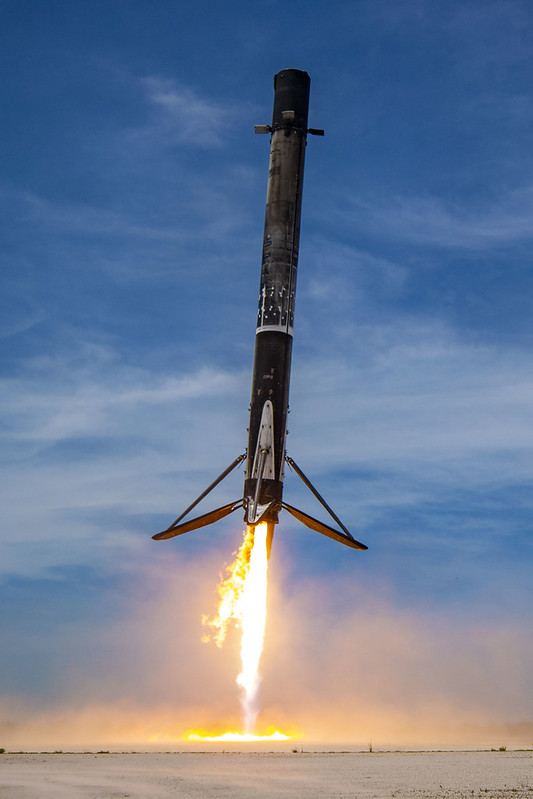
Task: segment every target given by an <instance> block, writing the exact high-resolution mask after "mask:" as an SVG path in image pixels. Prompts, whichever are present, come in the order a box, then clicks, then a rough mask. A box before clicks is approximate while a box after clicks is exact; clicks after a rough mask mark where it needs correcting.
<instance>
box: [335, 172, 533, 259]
mask: <svg viewBox="0 0 533 799" xmlns="http://www.w3.org/2000/svg"><path fill="white" fill-rule="evenodd" d="M352 207H353V208H354V211H353V212H352V216H351V218H352V220H353V221H355V222H356V223H357V225H358V226H360V227H364V228H365V230H368V229H370V230H372V231H373V232H374V233H376V232H378V231H379V233H380V235H382V236H383V235H385V236H387V237H389V238H395V239H400V240H403V241H409V242H412V243H416V244H421V245H430V246H436V247H444V248H450V249H465V250H481V251H483V250H489V249H491V248H494V247H505V246H508V245H511V244H518V243H520V242H525V241H529V240H530V239H531V236H532V233H531V216H532V213H533V189H531V187H529V186H525V187H523V188H519V189H515V190H514V191H512V192H508V193H506V194H505V195H504V196H503V197H502V198H501V199H500V201H499V202H495V203H494V204H493V205H492V206H488V207H487V206H486V205H485V207H480V208H479V209H477V210H476V209H473V208H472V204H471V203H469V204H463V203H461V202H460V201H459V202H456V203H451V202H447V201H446V200H444V199H442V198H439V197H435V196H433V197H432V196H427V197H421V196H418V197H417V196H411V197H409V196H404V197H401V196H397V197H395V198H393V199H392V200H391V199H390V198H389V197H387V198H386V199H385V198H383V199H381V200H379V199H373V198H361V197H359V198H355V199H353V200H352Z"/></svg>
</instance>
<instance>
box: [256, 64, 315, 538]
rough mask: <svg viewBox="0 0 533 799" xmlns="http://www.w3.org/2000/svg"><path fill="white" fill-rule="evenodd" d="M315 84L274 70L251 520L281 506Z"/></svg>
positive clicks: (270, 515) (272, 515) (293, 72)
mask: <svg viewBox="0 0 533 799" xmlns="http://www.w3.org/2000/svg"><path fill="white" fill-rule="evenodd" d="M309 87H310V79H309V75H308V74H307V72H301V71H300V70H297V69H287V70H284V71H283V72H278V74H277V75H276V76H275V78H274V111H273V116H272V126H271V127H270V128H269V131H271V133H272V136H271V141H270V164H269V169H268V186H267V199H266V211H265V231H264V236H263V257H262V263H261V284H260V289H259V307H258V311H257V330H256V337H255V356H254V367H253V376H252V398H251V404H250V426H249V429H248V449H247V460H246V479H245V482H244V507H245V510H246V522H247V524H252V525H253V524H257V522H259V521H267V522H272V523H276V522H277V521H278V511H279V510H281V501H282V493H283V474H284V466H285V437H286V427H287V413H288V407H289V382H290V374H291V355H292V336H293V327H294V301H295V296H296V275H297V269H298V248H299V243H300V218H301V212H302V187H303V176H304V160H305V148H306V141H307V114H308V108H309ZM264 127H266V126H264ZM264 127H263V126H257V127H256V130H258V132H262V131H263V130H264Z"/></svg>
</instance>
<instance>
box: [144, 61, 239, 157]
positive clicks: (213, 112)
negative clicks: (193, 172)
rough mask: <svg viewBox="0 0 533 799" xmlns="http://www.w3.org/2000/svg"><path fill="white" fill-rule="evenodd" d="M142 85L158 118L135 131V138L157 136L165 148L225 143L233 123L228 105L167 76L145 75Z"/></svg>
mask: <svg viewBox="0 0 533 799" xmlns="http://www.w3.org/2000/svg"><path fill="white" fill-rule="evenodd" d="M140 85H141V87H142V88H143V89H144V91H145V96H146V99H147V101H148V102H149V103H150V104H151V105H152V106H153V108H154V110H155V119H154V120H153V121H152V122H151V123H149V125H148V126H147V127H146V128H144V129H139V130H138V131H137V132H132V133H131V136H132V137H133V138H137V139H145V140H148V139H150V138H151V139H153V140H158V141H159V142H160V143H164V146H165V148H169V147H172V146H177V145H179V146H182V147H183V146H186V147H200V148H213V147H214V148H219V147H221V146H222V144H223V143H224V140H225V135H224V134H225V133H226V132H227V131H228V128H229V126H230V123H231V114H230V111H231V109H230V108H229V107H227V106H224V105H222V104H221V103H220V102H218V101H215V100H212V99H210V98H208V97H206V96H202V95H201V94H199V93H198V92H195V91H194V90H193V89H191V88H190V87H188V86H184V85H180V84H179V83H178V82H177V81H174V80H170V79H168V78H162V77H158V76H150V77H146V78H142V79H141V80H140Z"/></svg>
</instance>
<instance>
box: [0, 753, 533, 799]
mask: <svg viewBox="0 0 533 799" xmlns="http://www.w3.org/2000/svg"><path fill="white" fill-rule="evenodd" d="M532 786H533V752H532V751H522V752H417V753H414V752H374V753H370V752H306V751H304V752H300V751H299V752H297V753H293V752H291V751H287V752H281V753H280V752H271V753H265V752H255V753H254V752H226V753H224V752H205V753H192V752H184V753H179V752H178V753H167V754H161V753H149V754H98V755H95V754H18V755H17V754H3V755H0V797H1V798H2V799H48V797H50V799H51V798H52V797H53V799H81V798H82V797H83V798H87V799H89V798H90V799H123V797H129V799H167V797H173V799H176V798H177V799H181V798H182V797H183V798H185V797H186V799H195V798H196V797H202V799H212V798H213V799H214V797H232V799H233V798H235V799H240V798H241V797H242V799H244V798H245V797H260V798H262V797H264V798H265V799H266V798H267V797H291V799H299V797H302V799H303V797H305V799H318V797H328V799H333V798H335V799H339V797H346V798H347V797H350V798H351V797H353V798H354V799H355V797H357V799H359V798H361V799H367V797H368V798H369V797H373V798H374V799H376V798H377V797H379V799H381V797H387V799H389V797H396V798H397V799H407V798H408V799H415V797H416V799H426V798H428V799H441V798H442V799H467V798H468V799H472V798H473V799H481V797H482V798H483V799H524V797H527V798H528V799H533V787H532Z"/></svg>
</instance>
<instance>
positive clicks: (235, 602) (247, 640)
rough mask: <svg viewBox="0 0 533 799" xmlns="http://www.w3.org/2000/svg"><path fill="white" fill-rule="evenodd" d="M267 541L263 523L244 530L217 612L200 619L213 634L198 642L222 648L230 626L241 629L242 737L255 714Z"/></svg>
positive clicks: (264, 608)
mask: <svg viewBox="0 0 533 799" xmlns="http://www.w3.org/2000/svg"><path fill="white" fill-rule="evenodd" d="M268 538H269V530H268V525H267V524H266V523H263V524H258V525H256V527H248V528H247V530H246V533H245V536H244V541H243V543H242V545H241V547H240V549H239V551H238V552H237V553H236V557H235V560H234V561H233V563H232V564H231V565H230V566H228V567H227V576H226V577H225V578H224V579H223V580H222V582H221V583H220V584H219V586H218V593H219V596H220V603H219V606H218V610H217V612H216V614H215V615H214V616H213V617H212V618H208V617H207V616H204V617H203V619H202V623H203V624H204V625H206V626H207V627H210V628H211V629H212V630H213V631H214V632H213V633H212V635H210V634H206V635H204V637H203V639H202V640H204V641H209V640H211V638H213V639H214V641H215V643H216V645H217V646H222V644H223V642H224V639H225V637H226V634H227V631H228V629H229V626H230V624H231V623H232V622H234V623H235V624H237V625H238V626H239V627H240V629H241V671H240V673H239V675H238V676H237V685H238V686H239V687H240V689H241V705H242V710H243V719H244V729H245V734H247V735H251V736H253V735H254V733H255V725H256V721H257V716H258V713H259V706H258V703H257V692H258V688H259V683H260V677H259V661H260V659H261V653H262V651H263V643H264V639H265V625H266V613H267V573H268Z"/></svg>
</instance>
